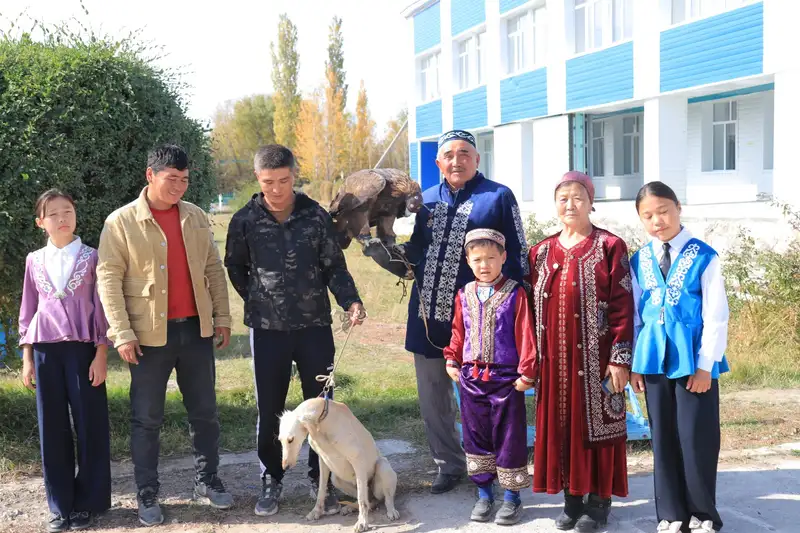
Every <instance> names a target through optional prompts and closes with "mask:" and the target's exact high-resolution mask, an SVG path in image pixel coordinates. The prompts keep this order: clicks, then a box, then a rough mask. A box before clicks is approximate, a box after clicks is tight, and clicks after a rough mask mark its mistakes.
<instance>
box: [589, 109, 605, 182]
mask: <svg viewBox="0 0 800 533" xmlns="http://www.w3.org/2000/svg"><path fill="white" fill-rule="evenodd" d="M591 124H592V177H602V176H605V174H606V172H605V168H606V148H605V137H604V135H605V125H606V124H605V122H603V121H602V120H599V121H596V122H595V121H592V123H591Z"/></svg>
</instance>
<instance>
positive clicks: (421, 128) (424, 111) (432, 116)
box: [417, 100, 442, 139]
mask: <svg viewBox="0 0 800 533" xmlns="http://www.w3.org/2000/svg"><path fill="white" fill-rule="evenodd" d="M440 133H442V101H441V100H434V101H433V102H428V103H427V104H422V105H421V106H418V107H417V138H418V139H419V138H420V137H430V136H431V135H439V134H440Z"/></svg>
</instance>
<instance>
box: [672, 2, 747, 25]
mask: <svg viewBox="0 0 800 533" xmlns="http://www.w3.org/2000/svg"><path fill="white" fill-rule="evenodd" d="M756 1H758V0H671V5H670V12H671V14H670V21H671V22H672V25H677V24H684V23H686V22H693V21H696V20H699V19H703V18H707V17H713V16H714V15H719V14H720V13H724V12H726V11H731V10H733V9H737V8H740V7H742V6H745V5H747V4H752V3H753V2H756ZM679 6H680V7H681V8H682V9H683V13H682V16H681V14H680V13H678V12H677V8H678V7H679Z"/></svg>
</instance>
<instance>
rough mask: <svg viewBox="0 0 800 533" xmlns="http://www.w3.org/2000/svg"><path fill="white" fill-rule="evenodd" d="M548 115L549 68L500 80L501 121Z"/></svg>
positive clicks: (504, 122) (506, 121)
mask: <svg viewBox="0 0 800 533" xmlns="http://www.w3.org/2000/svg"><path fill="white" fill-rule="evenodd" d="M545 115H547V68H539V69H536V70H532V71H530V72H526V73H524V74H519V75H518V76H512V77H510V78H505V79H503V80H500V122H501V123H503V124H506V123H509V122H513V121H515V120H523V119H527V118H535V117H543V116H545Z"/></svg>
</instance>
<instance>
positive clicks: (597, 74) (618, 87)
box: [567, 41, 633, 109]
mask: <svg viewBox="0 0 800 533" xmlns="http://www.w3.org/2000/svg"><path fill="white" fill-rule="evenodd" d="M631 98H633V42H630V41H629V42H627V43H622V44H618V45H616V46H612V47H611V48H606V49H605V50H600V51H599V52H592V53H589V54H586V55H582V56H579V57H576V58H573V59H570V60H568V61H567V109H580V108H583V107H590V106H595V105H601V104H607V103H609V102H617V101H620V100H630V99H631Z"/></svg>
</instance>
